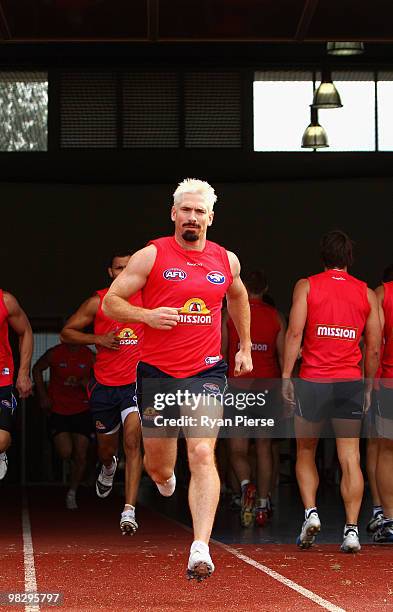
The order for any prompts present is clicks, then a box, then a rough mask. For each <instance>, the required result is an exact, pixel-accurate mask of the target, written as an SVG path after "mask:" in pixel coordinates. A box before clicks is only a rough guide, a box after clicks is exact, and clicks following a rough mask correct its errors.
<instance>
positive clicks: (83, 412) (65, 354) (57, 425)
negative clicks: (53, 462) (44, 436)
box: [33, 344, 94, 510]
mask: <svg viewBox="0 0 393 612" xmlns="http://www.w3.org/2000/svg"><path fill="white" fill-rule="evenodd" d="M93 363H94V353H93V352H92V351H91V350H90V349H89V348H87V347H85V346H78V345H75V344H58V345H56V346H54V347H53V348H50V349H49V350H48V351H46V353H44V355H42V356H41V357H40V358H39V359H38V361H37V363H36V364H35V365H34V367H33V378H34V382H35V385H36V390H37V395H38V401H39V403H40V406H41V408H42V410H43V411H44V412H45V413H46V414H48V415H50V424H49V427H50V432H51V435H52V437H53V442H54V446H55V449H56V452H57V454H58V455H59V456H60V457H61V459H63V460H65V461H70V462H71V475H70V486H69V489H68V491H67V495H66V507H67V508H68V510H77V509H78V504H77V502H76V493H77V490H78V486H79V484H80V482H81V480H82V478H83V474H84V472H85V469H86V458H87V451H88V448H89V441H90V437H91V435H92V432H93V428H92V422H91V416H90V411H89V400H88V397H87V391H86V385H87V382H88V380H89V378H90V374H91V370H92V367H93ZM48 368H49V370H50V378H49V385H48V388H47V387H46V385H45V382H44V378H43V372H44V370H47V369H48Z"/></svg>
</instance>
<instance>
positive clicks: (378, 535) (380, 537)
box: [373, 521, 393, 544]
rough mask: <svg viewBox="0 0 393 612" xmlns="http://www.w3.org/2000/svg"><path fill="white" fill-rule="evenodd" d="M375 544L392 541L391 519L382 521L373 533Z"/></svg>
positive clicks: (392, 522) (392, 524)
mask: <svg viewBox="0 0 393 612" xmlns="http://www.w3.org/2000/svg"><path fill="white" fill-rule="evenodd" d="M373 542H375V543H376V544H387V543H389V542H393V521H383V523H382V526H381V527H380V528H379V529H377V531H376V532H375V533H374V535H373Z"/></svg>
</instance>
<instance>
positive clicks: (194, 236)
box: [181, 230, 199, 242]
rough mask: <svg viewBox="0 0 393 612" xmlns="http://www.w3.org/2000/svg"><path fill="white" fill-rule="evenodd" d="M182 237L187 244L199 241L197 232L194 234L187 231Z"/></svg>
mask: <svg viewBox="0 0 393 612" xmlns="http://www.w3.org/2000/svg"><path fill="white" fill-rule="evenodd" d="M181 237H182V238H183V240H185V241H186V242H196V241H197V240H198V239H199V236H198V234H197V233H196V232H193V231H192V230H186V231H185V232H183V234H182V236H181Z"/></svg>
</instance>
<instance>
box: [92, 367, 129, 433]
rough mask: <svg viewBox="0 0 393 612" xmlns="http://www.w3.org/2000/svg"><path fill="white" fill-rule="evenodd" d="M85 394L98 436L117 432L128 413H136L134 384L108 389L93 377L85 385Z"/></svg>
mask: <svg viewBox="0 0 393 612" xmlns="http://www.w3.org/2000/svg"><path fill="white" fill-rule="evenodd" d="M87 393H88V396H89V405H90V412H91V415H92V417H93V422H94V426H95V430H96V433H98V434H107V433H112V432H115V431H117V430H118V429H119V428H120V424H121V423H122V422H123V423H124V421H125V420H126V417H127V415H128V414H129V413H130V412H138V406H137V402H136V392H135V383H131V384H129V385H119V386H118V387H109V386H107V385H102V384H101V383H99V382H98V381H97V380H96V379H95V378H94V376H93V377H92V378H91V379H90V380H89V383H88V385H87Z"/></svg>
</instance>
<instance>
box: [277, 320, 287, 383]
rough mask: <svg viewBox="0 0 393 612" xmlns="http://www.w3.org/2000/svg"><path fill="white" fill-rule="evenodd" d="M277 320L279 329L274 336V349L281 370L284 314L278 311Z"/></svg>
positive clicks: (282, 364) (284, 326)
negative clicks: (275, 336)
mask: <svg viewBox="0 0 393 612" xmlns="http://www.w3.org/2000/svg"><path fill="white" fill-rule="evenodd" d="M278 322H279V324H280V331H279V332H278V334H277V338H276V349H277V358H278V363H279V365H280V370H281V372H282V371H283V368H284V343H285V332H286V329H287V322H286V320H285V317H284V315H283V314H282V313H281V312H279V313H278Z"/></svg>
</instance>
